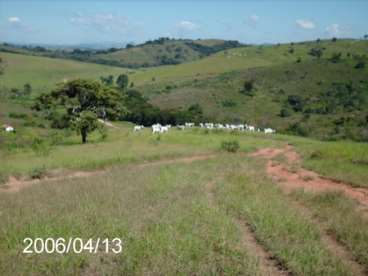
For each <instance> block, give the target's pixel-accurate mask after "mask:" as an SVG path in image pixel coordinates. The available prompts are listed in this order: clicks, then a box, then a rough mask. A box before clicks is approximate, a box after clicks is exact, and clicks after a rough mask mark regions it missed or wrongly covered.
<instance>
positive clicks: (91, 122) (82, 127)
mask: <svg viewBox="0 0 368 276" xmlns="http://www.w3.org/2000/svg"><path fill="white" fill-rule="evenodd" d="M72 126H73V128H74V129H75V130H76V131H77V132H78V133H80V134H81V137H82V143H83V144H85V143H87V134H88V133H90V132H92V131H94V130H96V129H97V128H98V127H99V122H98V120H97V115H96V113H94V112H92V111H88V110H85V111H82V112H81V113H80V114H79V117H77V118H76V119H75V120H74V121H73V125H72Z"/></svg>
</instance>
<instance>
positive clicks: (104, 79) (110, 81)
mask: <svg viewBox="0 0 368 276" xmlns="http://www.w3.org/2000/svg"><path fill="white" fill-rule="evenodd" d="M100 79H101V82H102V83H103V84H105V85H108V86H111V85H113V84H114V76H113V75H109V76H107V77H100Z"/></svg>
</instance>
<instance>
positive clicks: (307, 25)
mask: <svg viewBox="0 0 368 276" xmlns="http://www.w3.org/2000/svg"><path fill="white" fill-rule="evenodd" d="M296 24H297V25H298V26H299V27H300V28H302V29H306V30H312V29H314V28H316V24H315V23H314V22H313V21H310V20H304V19H298V20H296Z"/></svg>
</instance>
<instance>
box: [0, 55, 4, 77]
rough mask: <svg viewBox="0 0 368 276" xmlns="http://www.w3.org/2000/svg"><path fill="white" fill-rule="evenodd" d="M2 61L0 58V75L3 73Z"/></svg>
mask: <svg viewBox="0 0 368 276" xmlns="http://www.w3.org/2000/svg"><path fill="white" fill-rule="evenodd" d="M4 67H5V65H4V61H3V59H2V58H1V57H0V75H1V74H3V73H4Z"/></svg>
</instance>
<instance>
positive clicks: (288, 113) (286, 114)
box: [280, 108, 291, 118]
mask: <svg viewBox="0 0 368 276" xmlns="http://www.w3.org/2000/svg"><path fill="white" fill-rule="evenodd" d="M289 116H291V111H290V109H288V108H283V109H281V111H280V117H282V118H285V117H289Z"/></svg>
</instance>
